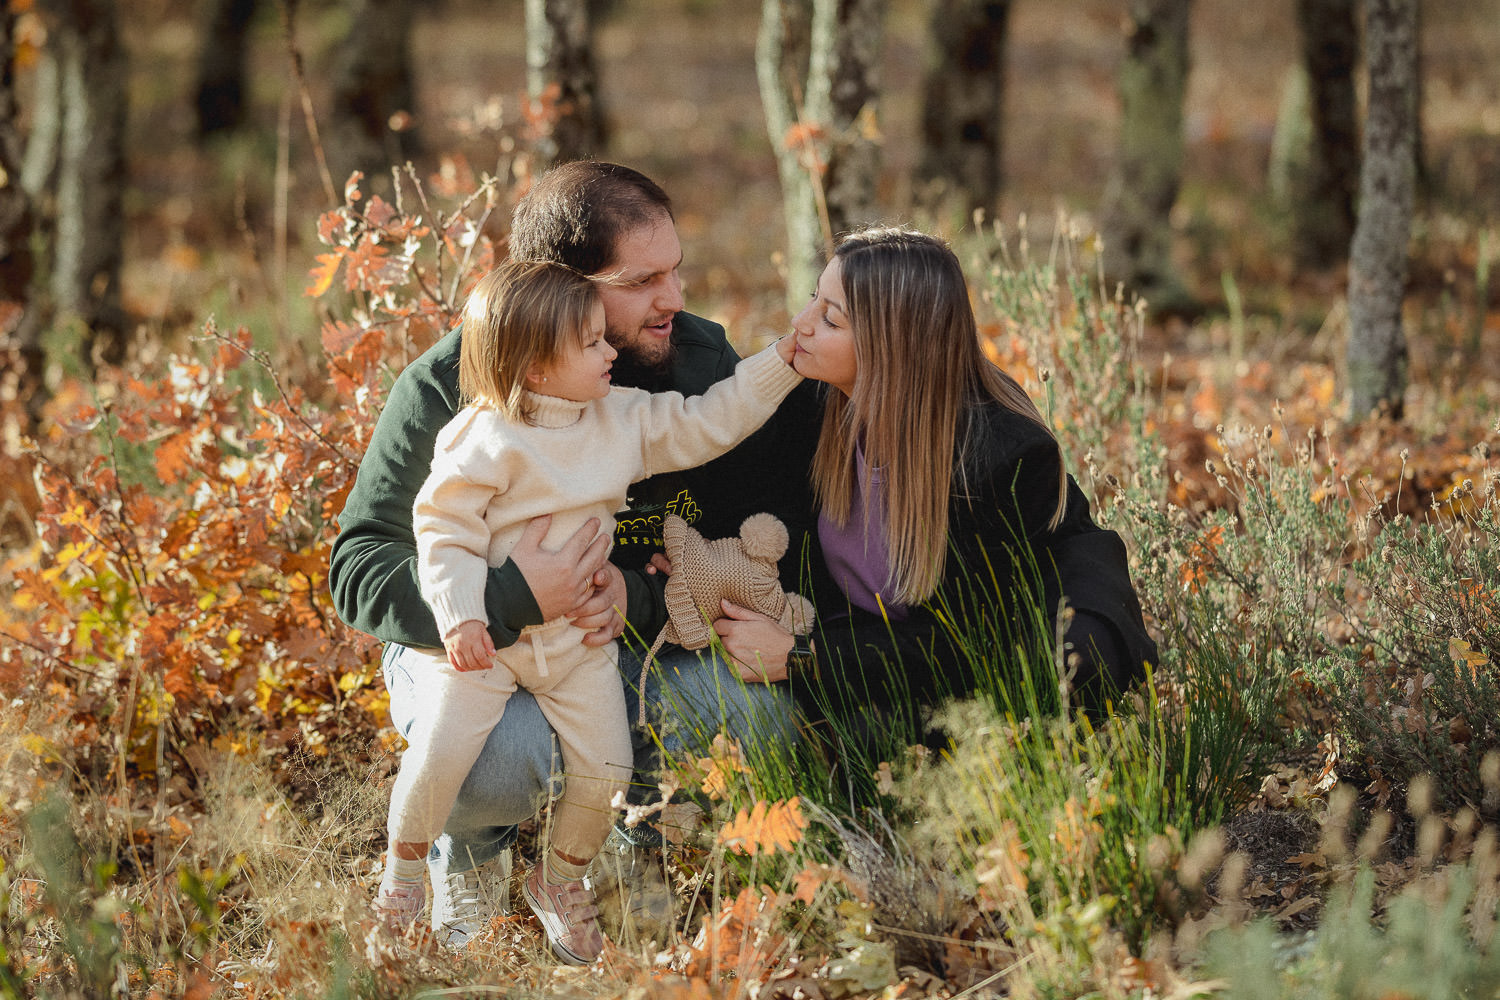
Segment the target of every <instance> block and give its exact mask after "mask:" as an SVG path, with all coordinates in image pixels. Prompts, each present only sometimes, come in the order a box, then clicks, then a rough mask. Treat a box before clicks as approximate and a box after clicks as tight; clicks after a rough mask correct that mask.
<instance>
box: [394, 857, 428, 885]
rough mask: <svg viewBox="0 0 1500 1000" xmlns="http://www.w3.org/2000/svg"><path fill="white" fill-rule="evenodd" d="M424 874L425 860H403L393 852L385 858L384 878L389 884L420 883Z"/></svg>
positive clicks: (425, 869)
mask: <svg viewBox="0 0 1500 1000" xmlns="http://www.w3.org/2000/svg"><path fill="white" fill-rule="evenodd" d="M426 872H427V859H426V858H403V857H400V856H398V855H397V854H396V852H395V851H391V852H390V853H389V854H387V855H386V856H385V877H386V880H387V881H389V882H391V883H398V882H421V881H422V879H423V877H424V875H425V873H426Z"/></svg>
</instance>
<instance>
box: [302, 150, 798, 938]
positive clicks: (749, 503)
mask: <svg viewBox="0 0 1500 1000" xmlns="http://www.w3.org/2000/svg"><path fill="white" fill-rule="evenodd" d="M510 251H511V256H513V257H516V258H521V259H540V260H553V261H557V262H560V263H563V264H567V265H568V266H570V267H573V268H575V269H576V270H579V271H581V272H583V273H585V274H595V275H603V276H607V277H608V278H609V279H610V280H609V281H607V282H601V283H600V287H599V292H600V298H601V299H602V301H603V303H604V314H605V330H606V332H605V338H606V339H607V340H608V341H609V343H610V344H611V345H612V346H613V347H614V348H615V349H616V350H617V351H618V352H619V355H620V356H619V358H618V359H617V360H616V361H615V364H614V371H613V381H614V383H615V384H616V385H623V386H635V387H639V388H644V389H648V390H662V389H675V390H677V391H679V392H682V393H684V394H687V395H696V394H700V393H702V392H703V391H704V390H705V389H707V388H708V386H710V385H712V384H713V383H714V382H717V381H719V380H720V379H722V378H724V377H726V376H727V375H729V374H730V373H731V372H732V371H733V370H734V366H735V364H736V363H737V361H738V357H737V356H736V354H735V353H734V351H733V349H732V348H731V347H730V346H729V343H728V341H727V339H726V337H725V333H724V330H723V328H722V327H720V326H718V325H717V324H714V323H711V322H709V321H707V320H704V319H701V318H699V317H697V316H693V315H691V314H689V313H686V312H683V311H682V309H683V299H682V282H681V278H680V277H679V274H678V267H679V265H680V264H681V262H682V248H681V243H680V242H679V240H678V237H677V231H676V226H675V223H674V221H673V217H672V211H671V202H670V200H669V199H668V198H667V195H666V193H665V192H663V191H662V190H661V188H660V187H658V186H657V185H656V184H655V183H654V182H653V181H651V180H650V179H649V178H647V177H645V176H644V175H642V174H640V173H638V172H637V171H634V170H631V169H630V168H628V167H623V166H619V165H617V164H610V163H598V162H589V161H581V162H576V163H569V164H565V165H563V166H559V167H556V168H554V169H553V170H551V171H549V172H548V173H547V174H545V175H543V176H542V177H541V178H540V179H539V180H538V181H537V183H536V185H535V186H534V187H533V189H532V190H531V191H530V192H529V193H528V194H527V195H526V196H525V197H524V198H523V199H522V200H521V202H520V204H518V205H517V207H516V211H515V214H514V217H513V219H512V229H511V236H510ZM458 357H459V331H457V330H455V331H453V332H452V333H449V334H448V335H447V336H446V337H444V338H443V339H442V340H441V341H439V342H438V343H437V344H435V345H434V346H433V347H432V348H431V349H429V350H428V351H427V352H426V353H424V354H423V355H422V356H421V357H419V358H418V359H417V360H416V361H414V362H412V363H411V364H410V365H409V366H408V367H407V368H406V369H405V371H403V372H402V373H401V375H400V377H399V378H397V380H396V382H395V384H394V385H393V386H392V387H391V392H390V396H389V398H388V399H387V401H386V406H385V409H384V411H383V412H382V413H381V415H380V419H379V421H378V422H377V424H376V427H375V432H374V434H373V436H372V437H371V440H370V446H369V449H368V451H367V452H366V455H365V457H364V460H363V461H362V462H361V463H360V469H359V475H358V477H357V479H356V482H355V485H354V489H353V490H352V491H351V493H350V495H349V499H348V501H347V503H346V505H345V507H344V511H343V513H342V514H341V515H340V517H339V529H340V531H339V536H338V538H337V540H336V541H335V542H334V547H333V556H332V562H331V566H330V571H329V583H330V587H331V590H332V593H333V599H334V603H335V606H336V607H337V608H338V612H339V615H340V616H341V617H342V618H343V619H344V621H346V622H347V623H349V624H350V625H352V626H354V627H355V628H358V629H360V630H362V631H365V632H368V633H370V634H371V635H374V636H375V637H377V638H379V639H381V640H383V641H384V642H385V643H386V647H385V653H384V657H383V669H384V673H385V679H386V684H387V687H388V689H389V690H390V694H391V715H392V718H393V720H394V721H395V723H396V726H397V728H398V729H399V730H401V731H402V732H405V731H407V729H409V728H410V725H411V722H412V719H413V718H415V717H416V715H417V714H418V713H420V712H422V711H423V708H424V706H423V705H422V698H421V692H422V683H421V680H422V679H421V677H420V676H417V675H414V674H413V673H412V668H411V658H410V657H409V656H407V655H404V654H407V653H408V652H409V647H413V646H418V647H427V648H440V647H441V646H442V637H441V636H439V635H438V633H437V626H436V624H435V622H434V620H433V616H432V613H431V611H430V610H429V609H428V607H427V605H426V603H425V602H424V601H423V600H422V596H421V592H420V588H419V586H418V584H417V578H416V542H415V539H414V537H413V533H412V501H413V500H414V498H415V497H416V494H417V491H418V490H419V489H420V487H421V485H422V483H423V481H424V480H425V479H426V477H427V472H428V468H429V466H430V464H431V459H432V451H433V442H434V439H435V438H436V436H437V434H438V432H439V431H440V430H441V429H442V428H443V426H444V425H445V424H446V423H447V422H448V421H449V419H451V418H452V416H453V415H454V414H455V413H456V412H457V411H458V409H459V404H460V400H459V393H458V386H457V381H458ZM817 412H818V408H817V400H816V389H815V387H814V386H813V385H812V383H808V384H806V385H803V386H801V387H799V388H798V389H797V390H796V391H794V392H793V394H792V395H791V396H789V397H788V399H787V400H786V402H784V403H783V404H782V407H781V409H780V410H779V411H778V413H777V415H776V417H775V418H773V419H772V420H771V421H770V422H769V423H768V424H767V425H766V426H765V427H764V428H762V429H761V431H759V432H757V433H756V434H755V435H753V436H752V437H751V438H750V439H749V440H747V441H746V442H745V443H744V444H742V445H740V446H739V447H738V448H736V449H735V450H733V451H731V452H730V453H728V454H727V455H724V456H723V457H721V458H719V459H716V460H715V461H713V462H711V463H709V464H708V465H705V466H702V467H701V468H698V469H693V470H689V471H687V472H684V473H673V474H669V475H663V476H656V477H653V478H652V479H649V480H646V481H644V482H642V483H638V484H636V486H634V487H632V489H631V493H630V497H629V509H628V510H627V511H624V512H622V513H621V514H620V516H619V517H618V518H617V521H618V525H617V527H616V530H615V534H614V542H615V544H614V553H613V556H612V557H611V558H612V560H613V561H610V562H606V561H605V554H606V551H607V550H608V549H609V536H608V534H605V533H598V534H596V532H598V530H599V526H598V525H597V524H596V523H595V524H593V525H592V526H590V525H585V526H584V527H583V528H582V529H580V530H579V532H578V533H577V534H575V535H574V536H573V537H572V539H571V540H569V541H568V542H567V543H566V544H564V546H563V547H562V548H561V549H559V550H557V551H546V550H543V549H541V548H540V545H539V543H540V540H541V539H542V538H543V537H544V535H545V532H546V525H545V523H544V521H545V519H539V520H538V521H537V522H534V523H533V525H532V527H531V528H530V529H528V531H527V532H526V534H525V535H524V536H523V537H522V539H521V541H520V542H519V543H518V544H517V546H516V548H515V550H514V551H513V552H512V553H511V556H510V559H509V560H508V561H507V562H506V563H505V565H503V566H500V567H495V568H492V569H491V570H490V572H489V579H488V583H487V586H486V590H485V605H486V608H487V610H488V612H489V627H490V635H491V638H492V639H493V640H494V643H495V646H496V647H497V648H500V647H503V646H508V645H510V644H512V643H514V642H515V641H516V637H517V636H518V635H519V634H520V632H521V630H522V629H523V628H525V627H526V626H528V625H536V624H540V623H542V622H543V621H547V620H550V619H552V618H554V617H556V616H557V615H560V614H565V613H566V614H568V615H570V616H571V617H573V618H574V620H575V621H576V622H577V623H578V624H579V625H580V626H581V627H583V628H585V629H588V630H590V632H591V634H590V636H589V639H588V640H587V641H588V642H589V643H590V644H596V645H599V644H604V643H607V642H613V641H616V640H617V639H619V638H620V637H621V636H622V635H623V634H625V632H626V629H627V620H628V628H629V630H630V635H629V636H628V637H627V638H630V639H634V640H636V641H635V643H634V645H633V647H627V649H626V650H622V655H621V658H620V668H621V669H620V672H621V674H622V675H623V676H624V677H626V678H631V679H633V678H635V677H637V676H638V674H639V670H640V659H639V650H640V649H641V648H644V647H645V646H649V645H650V644H651V642H652V640H653V639H654V638H655V637H656V634H657V632H658V631H659V629H660V628H661V626H662V624H663V623H664V622H665V621H666V607H665V603H664V600H663V586H664V580H663V579H662V578H661V577H660V576H659V575H656V574H653V573H650V572H647V569H646V567H647V565H648V561H649V559H650V557H651V555H652V554H653V553H654V552H657V551H660V547H661V524H662V519H663V517H664V516H665V515H666V514H668V513H676V514H678V515H679V516H681V517H683V518H684V519H685V520H687V521H688V522H689V523H691V524H693V526H694V527H695V528H697V529H698V530H699V531H700V532H702V533H703V534H704V535H705V536H706V537H709V538H717V537H724V536H728V535H735V534H737V533H738V532H739V526H740V523H741V522H742V521H743V520H744V519H745V518H746V517H747V516H749V515H750V514H753V513H756V512H758V511H770V512H772V513H774V514H776V515H778V516H779V517H781V518H782V519H783V521H785V522H786V524H787V527H788V530H789V532H790V533H791V536H792V539H793V544H792V545H791V546H790V547H789V552H788V555H787V557H786V558H785V559H784V560H783V561H782V566H781V569H782V580H783V582H784V583H786V584H787V585H788V587H789V589H795V582H796V581H797V580H798V579H799V575H798V571H797V570H798V567H799V566H800V564H801V559H802V557H803V551H804V549H803V545H802V539H804V538H805V537H806V535H807V533H808V531H809V529H810V528H811V526H812V525H813V513H812V503H811V497H810V495H809V490H808V487H807V468H808V463H809V462H810V460H811V454H812V448H813V446H814V445H815V443H816V434H815V433H814V432H813V428H814V427H815V426H816V425H815V420H816V414H817ZM619 610H624V612H625V618H624V619H622V618H621V616H620V614H619V613H618V611H619ZM630 648H634V649H635V650H636V652H635V653H634V654H632V653H631V652H630V651H629V649H630ZM747 655H748V654H747ZM659 659H660V663H659V665H653V668H652V671H651V672H650V675H649V676H650V678H651V682H652V683H651V688H650V689H649V690H648V692H647V704H648V706H652V707H656V708H657V711H656V717H657V719H658V721H659V722H661V723H662V724H663V725H664V726H665V729H664V732H665V734H666V735H665V736H664V738H663V744H664V745H665V746H667V747H668V748H669V749H678V748H681V749H684V750H686V751H689V752H701V751H702V749H703V747H704V745H705V743H706V742H707V740H708V739H711V738H712V736H713V733H714V732H715V731H717V730H718V729H719V728H720V726H721V725H722V726H723V727H724V728H726V729H727V730H728V731H729V732H730V734H731V736H733V737H735V738H737V739H739V740H741V741H743V742H751V741H753V740H755V739H756V738H761V739H768V740H775V739H784V738H785V733H786V732H787V729H786V727H787V726H788V725H789V722H788V720H789V719H790V707H789V706H790V699H789V698H787V697H786V696H785V694H784V693H783V692H782V691H781V690H780V686H771V685H764V684H760V685H757V684H740V683H738V678H741V677H745V678H753V677H754V676H755V672H754V670H753V665H752V666H746V667H743V668H742V667H740V666H739V665H735V666H729V665H726V664H724V663H723V662H722V661H718V660H716V659H714V658H713V657H711V656H707V657H700V656H699V655H698V654H695V653H690V652H687V651H684V650H680V649H675V650H671V651H666V652H664V653H663V655H662V656H661V657H660V658H659ZM663 675H665V676H666V679H667V680H668V684H667V685H666V687H667V689H668V691H669V695H663V694H662V693H661V690H660V688H659V684H660V681H661V679H662V677H663ZM626 699H627V704H628V705H629V707H630V711H631V712H632V713H634V712H635V711H636V705H637V692H636V691H635V685H634V684H633V683H627V685H626ZM662 702H666V703H667V704H668V706H669V708H668V711H667V712H662V711H661V710H660V704H661V703H662ZM668 716H670V717H668ZM632 717H633V716H632ZM550 737H551V730H550V728H549V726H548V724H547V721H546V719H545V718H544V717H543V716H542V714H541V711H540V709H539V708H538V707H537V705H536V701H535V700H534V699H533V698H532V697H531V695H530V693H529V692H527V691H524V690H520V691H517V692H516V693H515V695H514V696H512V698H511V701H510V703H509V705H508V706H507V707H506V710H505V715H504V717H503V718H502V719H501V721H500V723H499V724H498V725H497V726H496V727H495V729H494V731H493V732H492V733H491V734H490V738H489V741H488V744H487V745H486V748H485V750H484V752H483V753H482V754H481V756H480V758H479V760H478V762H477V763H476V764H475V766H474V768H473V770H472V771H471V772H470V774H469V776H468V778H467V779H466V781H465V782H464V785H463V788H462V790H461V791H460V793H459V799H458V803H457V804H456V805H455V806H454V809H453V812H452V814H451V815H450V816H449V819H448V822H447V826H446V828H445V831H444V835H443V836H442V837H441V838H439V839H438V841H437V842H436V843H435V844H434V845H433V851H432V854H431V855H430V856H429V859H428V871H429V874H430V876H431V879H432V885H433V903H432V924H433V929H434V931H436V932H437V933H438V935H439V937H440V939H442V940H445V941H446V942H448V943H449V944H450V945H453V946H462V945H463V944H465V943H466V942H467V941H468V940H469V938H470V937H472V936H473V935H474V934H475V933H477V932H478V931H479V929H481V928H482V927H483V926H484V923H485V919H484V916H485V915H484V909H483V897H486V896H489V895H491V894H492V889H491V887H492V884H493V883H494V882H495V881H496V880H499V879H503V878H504V876H505V873H506V871H507V870H508V867H509V852H508V848H509V846H510V843H511V842H512V841H513V840H514V838H515V825H516V824H517V823H519V822H521V821H522V820H524V819H527V818H529V817H530V816H532V815H534V814H535V812H536V808H537V803H538V802H539V801H541V799H542V798H543V796H544V795H546V794H550V793H552V792H553V791H555V789H553V787H552V782H553V775H554V774H555V773H556V772H557V771H558V770H560V767H559V765H558V763H557V762H556V761H555V760H554V758H553V755H552V753H551V751H550V749H549V748H550V747H551V746H552V745H553V741H552V740H551V738H550ZM649 745H650V741H649V739H646V740H639V741H637V750H636V753H637V765H638V774H639V765H640V763H641V761H642V758H643V757H646V756H648V754H647V753H646V752H645V751H646V750H647V748H648V747H649ZM650 780H652V778H651V776H649V775H648V776H647V781H648V782H649V781H650ZM642 787H646V788H649V785H646V786H642ZM637 797H638V798H644V797H645V796H644V795H640V796H637ZM624 836H626V835H625V833H624V831H623V830H617V839H618V837H624ZM611 851H613V852H615V853H616V854H617V855H618V854H620V853H628V851H629V845H622V844H620V843H618V842H616V843H614V844H612V845H606V852H607V853H608V852H611Z"/></svg>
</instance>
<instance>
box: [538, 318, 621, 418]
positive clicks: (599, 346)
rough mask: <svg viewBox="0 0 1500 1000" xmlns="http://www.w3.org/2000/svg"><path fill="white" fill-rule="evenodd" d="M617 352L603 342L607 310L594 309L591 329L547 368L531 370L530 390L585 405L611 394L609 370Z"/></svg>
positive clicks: (590, 321)
mask: <svg viewBox="0 0 1500 1000" xmlns="http://www.w3.org/2000/svg"><path fill="white" fill-rule="evenodd" d="M617 356H618V352H617V351H616V350H615V349H614V348H613V347H610V346H609V343H608V342H607V341H606V340H605V339H604V307H603V306H595V307H594V312H593V315H592V316H590V317H589V325H588V329H586V330H585V331H584V332H583V336H582V337H581V338H580V339H579V340H576V341H571V342H570V343H569V344H568V346H567V347H566V348H564V350H563V352H562V353H561V354H560V355H558V356H557V357H555V358H553V359H552V361H551V362H550V363H548V364H545V365H536V366H534V367H533V368H532V375H531V384H530V388H531V391H532V392H536V393H540V394H541V395H543V396H557V397H558V398H560V399H571V400H573V401H574V402H578V403H586V402H588V401H589V400H591V399H603V398H604V397H605V396H607V395H609V386H610V382H609V370H610V368H611V366H612V365H613V364H614V360H615V358H616V357H617Z"/></svg>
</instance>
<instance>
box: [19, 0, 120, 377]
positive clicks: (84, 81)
mask: <svg viewBox="0 0 1500 1000" xmlns="http://www.w3.org/2000/svg"><path fill="white" fill-rule="evenodd" d="M39 9H40V10H41V11H43V13H44V14H45V15H46V16H47V17H48V24H47V27H48V34H47V44H48V46H49V47H50V48H51V49H52V52H53V57H54V58H55V59H56V63H57V71H58V76H57V80H58V84H59V94H60V103H59V110H60V113H61V114H60V119H61V120H60V127H59V131H58V156H57V175H56V176H57V182H56V183H57V190H56V206H57V217H56V227H55V235H54V245H53V248H52V253H53V257H52V269H51V279H52V280H51V293H52V300H53V303H54V304H55V306H56V308H57V309H58V311H59V312H61V313H63V314H66V315H71V316H72V317H75V318H76V319H77V320H78V321H79V322H80V323H81V324H82V325H83V327H84V330H85V334H84V340H85V346H86V351H85V358H86V359H88V360H92V359H93V356H94V354H95V353H96V352H97V354H98V356H99V359H100V360H103V361H105V362H107V363H110V364H117V363H118V362H120V361H121V360H123V359H124V356H125V312H124V308H123V306H122V305H121V300H120V265H121V261H122V259H123V256H124V242H125V240H124V236H125V231H124V225H125V220H124V211H123V205H122V201H123V199H122V197H121V193H122V191H123V190H124V186H125V146H124V140H125V93H126V76H127V74H126V68H127V67H126V61H125V53H124V51H123V50H122V49H121V47H120V44H119V38H120V26H119V19H118V16H117V8H116V5H115V4H114V2H113V0H52V2H49V3H45V4H42V5H39Z"/></svg>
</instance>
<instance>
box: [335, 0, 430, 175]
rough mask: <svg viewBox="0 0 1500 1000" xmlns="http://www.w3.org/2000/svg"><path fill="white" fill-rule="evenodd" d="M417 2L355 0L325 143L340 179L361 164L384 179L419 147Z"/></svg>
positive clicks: (358, 167) (360, 168) (352, 5)
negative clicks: (414, 57)
mask: <svg viewBox="0 0 1500 1000" xmlns="http://www.w3.org/2000/svg"><path fill="white" fill-rule="evenodd" d="M413 6H414V5H413V4H412V3H411V2H410V0H352V2H351V7H352V11H351V15H350V16H351V21H350V28H349V35H348V37H347V38H345V39H344V43H343V45H342V46H341V47H340V48H339V60H338V64H337V65H336V66H335V68H334V72H333V114H332V116H331V128H330V130H329V132H330V135H329V140H328V146H327V148H326V149H325V154H326V155H327V157H328V161H329V163H330V164H331V165H332V166H331V169H332V170H333V173H334V178H333V179H334V181H335V183H336V184H339V185H342V184H343V182H344V179H345V178H346V177H348V175H349V172H350V171H352V170H361V171H363V172H364V173H365V175H366V177H368V178H370V180H371V181H372V182H374V183H375V184H377V185H384V184H386V183H388V180H389V178H388V177H387V175H388V173H389V170H390V168H391V167H392V166H397V167H399V166H400V165H401V164H403V163H405V162H406V161H407V160H408V159H410V158H411V157H413V156H415V155H416V153H417V151H418V149H419V148H420V141H419V136H418V132H417V129H416V121H415V118H414V115H415V113H416V93H415V88H414V86H413V83H412V67H411V36H412V10H413ZM382 178H384V180H382Z"/></svg>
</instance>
